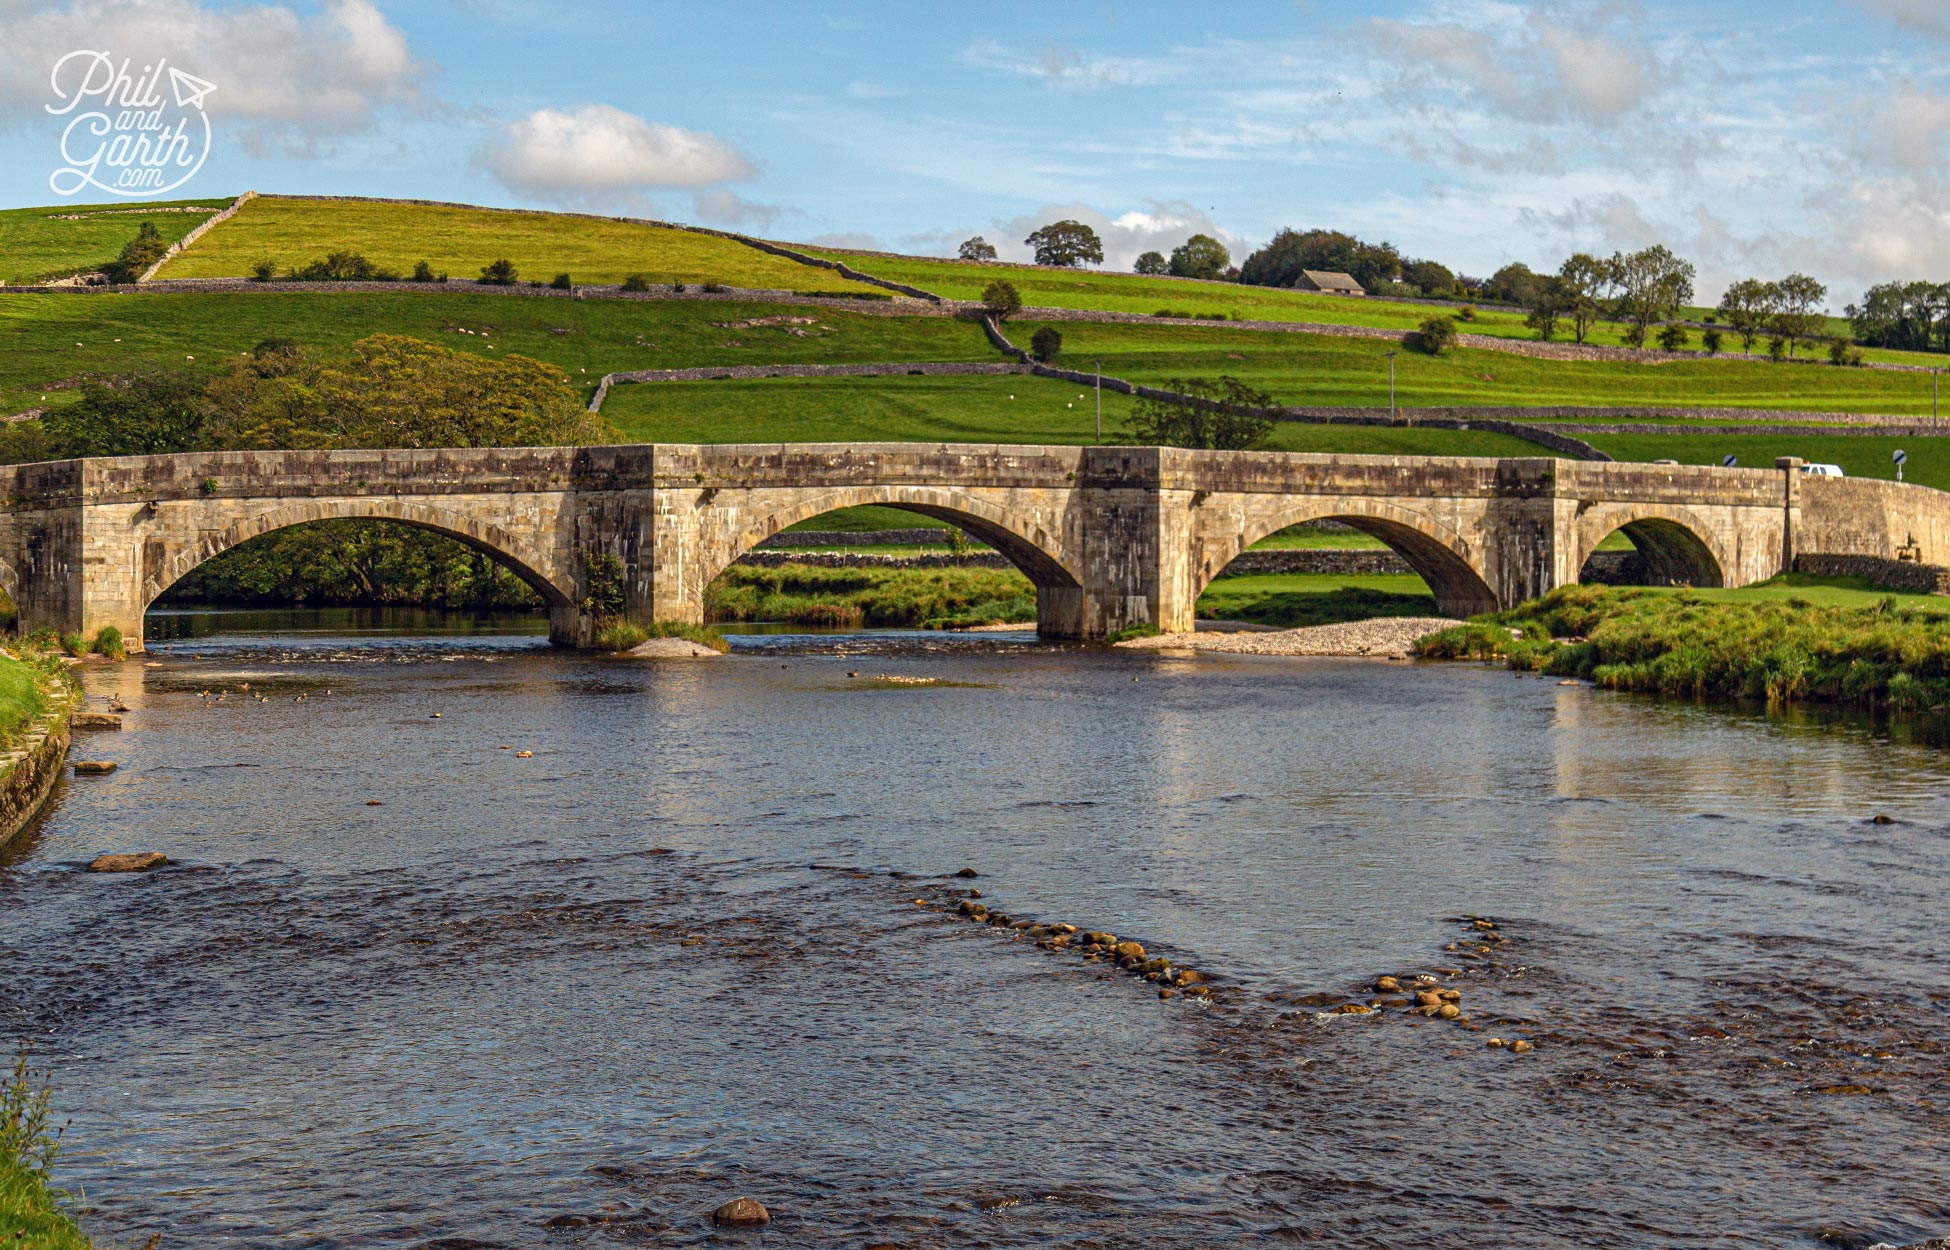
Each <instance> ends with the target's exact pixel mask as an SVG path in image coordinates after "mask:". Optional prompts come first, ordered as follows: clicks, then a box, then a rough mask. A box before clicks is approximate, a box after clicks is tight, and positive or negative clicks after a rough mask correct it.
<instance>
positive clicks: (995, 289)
mask: <svg viewBox="0 0 1950 1250" xmlns="http://www.w3.org/2000/svg"><path fill="white" fill-rule="evenodd" d="M982 307H983V309H985V310H986V311H987V312H988V315H989V316H991V317H994V318H995V319H996V320H997V321H1007V320H1008V319H1009V318H1011V317H1013V316H1015V315H1016V314H1017V313H1019V312H1021V311H1022V293H1021V292H1020V291H1018V290H1016V284H1015V283H1013V282H1009V281H1005V280H1004V279H1002V278H997V279H996V280H995V281H993V282H991V283H989V284H988V286H987V287H985V288H983V290H982Z"/></svg>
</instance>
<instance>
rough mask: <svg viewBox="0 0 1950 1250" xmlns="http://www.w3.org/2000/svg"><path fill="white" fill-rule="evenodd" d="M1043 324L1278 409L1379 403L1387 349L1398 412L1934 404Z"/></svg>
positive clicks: (1721, 364) (1890, 408)
mask: <svg viewBox="0 0 1950 1250" xmlns="http://www.w3.org/2000/svg"><path fill="white" fill-rule="evenodd" d="M1043 324H1044V323H1042V322H1039V321H1037V320H1036V319H1035V318H1033V317H1023V318H1020V319H1018V320H1016V321H1013V322H1011V323H1009V327H1008V333H1009V336H1010V338H1011V340H1012V341H1014V342H1017V343H1027V342H1028V341H1029V339H1030V336H1031V335H1033V334H1034V333H1035V332H1036V330H1037V329H1038V328H1039V327H1040V326H1041V325H1043ZM1048 324H1050V325H1052V326H1054V327H1055V328H1056V330H1057V331H1058V333H1060V334H1061V335H1062V336H1063V351H1062V354H1061V356H1060V357H1059V358H1058V361H1057V363H1058V364H1060V365H1062V366H1064V367H1066V368H1070V369H1078V370H1082V371H1084V372H1086V373H1087V372H1090V371H1092V370H1094V369H1095V368H1096V367H1097V365H1098V362H1099V361H1101V362H1102V364H1103V370H1104V372H1105V373H1106V374H1107V375H1109V376H1111V377H1121V378H1125V379H1127V380H1129V381H1133V382H1145V383H1150V384H1153V385H1156V384H1158V383H1160V382H1163V381H1164V380H1165V379H1167V378H1170V377H1211V376H1214V375H1217V374H1221V373H1230V374H1234V375H1237V376H1238V377H1240V378H1242V379H1244V380H1246V381H1247V382H1250V383H1252V384H1253V385H1254V386H1258V387H1260V388H1262V389H1264V390H1267V391H1270V392H1271V393H1272V394H1273V396H1274V398H1276V399H1278V400H1279V401H1280V402H1281V403H1286V404H1303V405H1311V404H1321V405H1335V406H1340V405H1372V406H1377V407H1382V408H1385V407H1387V406H1388V353H1389V352H1390V351H1394V352H1395V353H1396V356H1395V397H1396V402H1397V403H1398V404H1399V405H1401V406H1402V407H1405V408H1423V407H1443V406H1450V405H1496V406H1501V405H1512V406H1524V407H1536V406H1554V405H1566V406H1579V407H1626V406H1632V405H1643V406H1650V407H1661V408H1752V409H1781V408H1785V409H1802V410H1806V411H1814V412H1861V413H1878V414H1902V415H1908V416H1928V415H1929V413H1930V407H1931V405H1930V378H1929V375H1927V374H1919V373H1908V372H1895V371H1891V370H1883V369H1846V368H1837V367H1835V366H1833V365H1827V364H1821V365H1786V364H1774V363H1771V362H1762V361H1747V360H1740V359H1731V360H1728V359H1720V360H1704V359H1703V360H1699V361H1680V362H1675V363H1671V364H1642V363H1638V362H1635V361H1611V360H1607V361H1570V360H1539V359H1535V358H1533V357H1528V356H1515V355H1511V354H1509V353H1507V352H1495V351H1488V350H1483V349H1459V350H1456V351H1453V352H1449V353H1446V354H1444V355H1442V356H1440V357H1435V356H1427V355H1424V354H1422V353H1420V352H1410V351H1402V350H1400V346H1399V345H1398V344H1396V343H1393V342H1390V341H1388V340H1386V339H1357V338H1341V337H1338V336H1335V335H1328V334H1304V333H1294V334H1280V333H1269V332H1266V331H1255V330H1236V329H1226V328H1225V327H1223V326H1214V327H1212V328H1210V329H1205V328H1199V329H1192V328H1190V327H1185V326H1144V325H1128V324H1104V323H1092V322H1050V323H1048ZM1945 398H1946V399H1950V396H1946V397H1945ZM1946 412H1950V407H1946ZM1539 419H1547V418H1539ZM1585 419H1586V420H1588V419H1589V418H1585Z"/></svg>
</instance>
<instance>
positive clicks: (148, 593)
mask: <svg viewBox="0 0 1950 1250" xmlns="http://www.w3.org/2000/svg"><path fill="white" fill-rule="evenodd" d="M314 521H397V522H399V523H400V524H402V525H411V526H414V527H415V528H418V529H424V530H432V531H433V532H435V533H438V534H445V535H446V536H447V537H449V538H454V539H458V540H459V541H461V542H463V543H465V544H466V545H467V546H469V547H472V548H473V549H474V550H476V551H479V552H481V553H482V554H483V555H486V556H488V557H489V558H490V559H492V560H494V561H495V562H496V563H498V564H500V565H502V566H503V567H505V568H507V569H508V570H509V571H510V572H512V573H514V574H515V575H516V576H517V577H519V578H521V580H522V581H524V582H526V583H528V585H529V586H531V587H533V588H534V590H535V593H536V594H538V595H540V596H541V597H542V600H543V602H545V603H546V604H547V605H548V606H549V607H551V608H563V607H568V606H569V605H571V604H573V603H574V602H575V600H576V588H575V585H574V583H573V582H572V581H570V580H568V578H566V577H563V576H551V575H550V574H549V573H548V572H546V571H544V570H543V568H542V567H541V561H539V560H537V559H535V558H534V557H533V556H532V555H530V554H529V553H528V552H527V551H526V550H524V548H523V545H522V544H521V543H520V542H519V541H518V540H517V539H516V538H515V537H514V536H513V535H511V534H509V533H508V532H507V531H506V530H503V529H502V528H501V527H500V526H498V525H491V524H487V523H484V522H480V521H476V520H473V519H471V518H469V517H466V516H463V515H461V514H460V513H457V512H453V511H450V510H449V509H446V508H441V507H437V506H435V505H432V504H425V503H418V502H414V501H411V500H399V499H344V500H339V499H314V500H308V501H306V502H305V503H302V504H298V505H294V506H291V507H286V508H276V509H272V510H270V511H267V512H258V513H253V514H251V515H249V516H245V517H241V518H239V519H238V520H237V521H235V522H234V523H232V524H231V525H230V526H228V527H227V528H225V529H223V530H221V531H218V532H216V533H213V534H210V535H208V536H206V537H205V538H203V539H202V540H201V541H199V542H197V543H195V544H194V545H192V546H189V547H185V548H184V549H183V550H181V551H179V552H177V553H176V554H175V555H174V556H172V557H170V559H169V560H168V561H167V562H166V563H165V564H164V565H163V570H162V573H161V575H160V576H157V577H150V578H145V579H144V580H143V585H142V604H143V607H144V608H145V609H146V608H147V607H148V605H149V604H151V603H154V602H155V601H156V599H157V598H158V597H159V596H160V595H161V594H162V593H163V592H164V591H166V590H168V589H169V588H170V587H171V586H174V585H175V584H176V583H177V582H179V581H181V580H183V578H185V577H187V576H188V575H189V573H190V571H191V570H193V569H195V568H196V567H197V566H199V565H201V564H204V563H206V562H208V561H210V560H213V559H215V558H216V557H218V556H220V555H222V554H223V553H224V552H226V551H228V550H230V549H231V548H232V547H235V546H237V545H238V544H239V543H244V542H248V541H250V540H251V539H253V538H257V537H260V536H262V535H264V534H269V533H271V532H272V531H274V530H281V529H288V528H290V527H291V526H293V525H307V524H310V523H311V522H314Z"/></svg>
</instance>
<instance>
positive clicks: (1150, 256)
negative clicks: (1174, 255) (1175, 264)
mask: <svg viewBox="0 0 1950 1250" xmlns="http://www.w3.org/2000/svg"><path fill="white" fill-rule="evenodd" d="M1131 272H1132V273H1141V274H1144V275H1146V276H1147V277H1152V278H1156V277H1161V276H1163V275H1165V274H1168V273H1170V272H1171V264H1170V262H1169V261H1167V260H1165V254H1164V253H1163V252H1144V253H1141V254H1140V255H1139V256H1138V258H1137V263H1136V264H1134V265H1132V266H1131Z"/></svg>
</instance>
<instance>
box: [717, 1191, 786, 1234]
mask: <svg viewBox="0 0 1950 1250" xmlns="http://www.w3.org/2000/svg"><path fill="white" fill-rule="evenodd" d="M771 1218H772V1213H771V1212H770V1211H767V1210H766V1209H765V1206H764V1204H763V1203H761V1202H759V1200H758V1199H756V1198H733V1199H732V1200H731V1201H730V1202H727V1203H725V1204H724V1205H723V1206H721V1207H719V1208H718V1209H717V1210H715V1211H713V1212H711V1222H712V1223H713V1224H723V1225H727V1226H729V1227H733V1228H736V1227H739V1226H744V1225H751V1224H764V1223H768V1222H770V1220H771Z"/></svg>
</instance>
